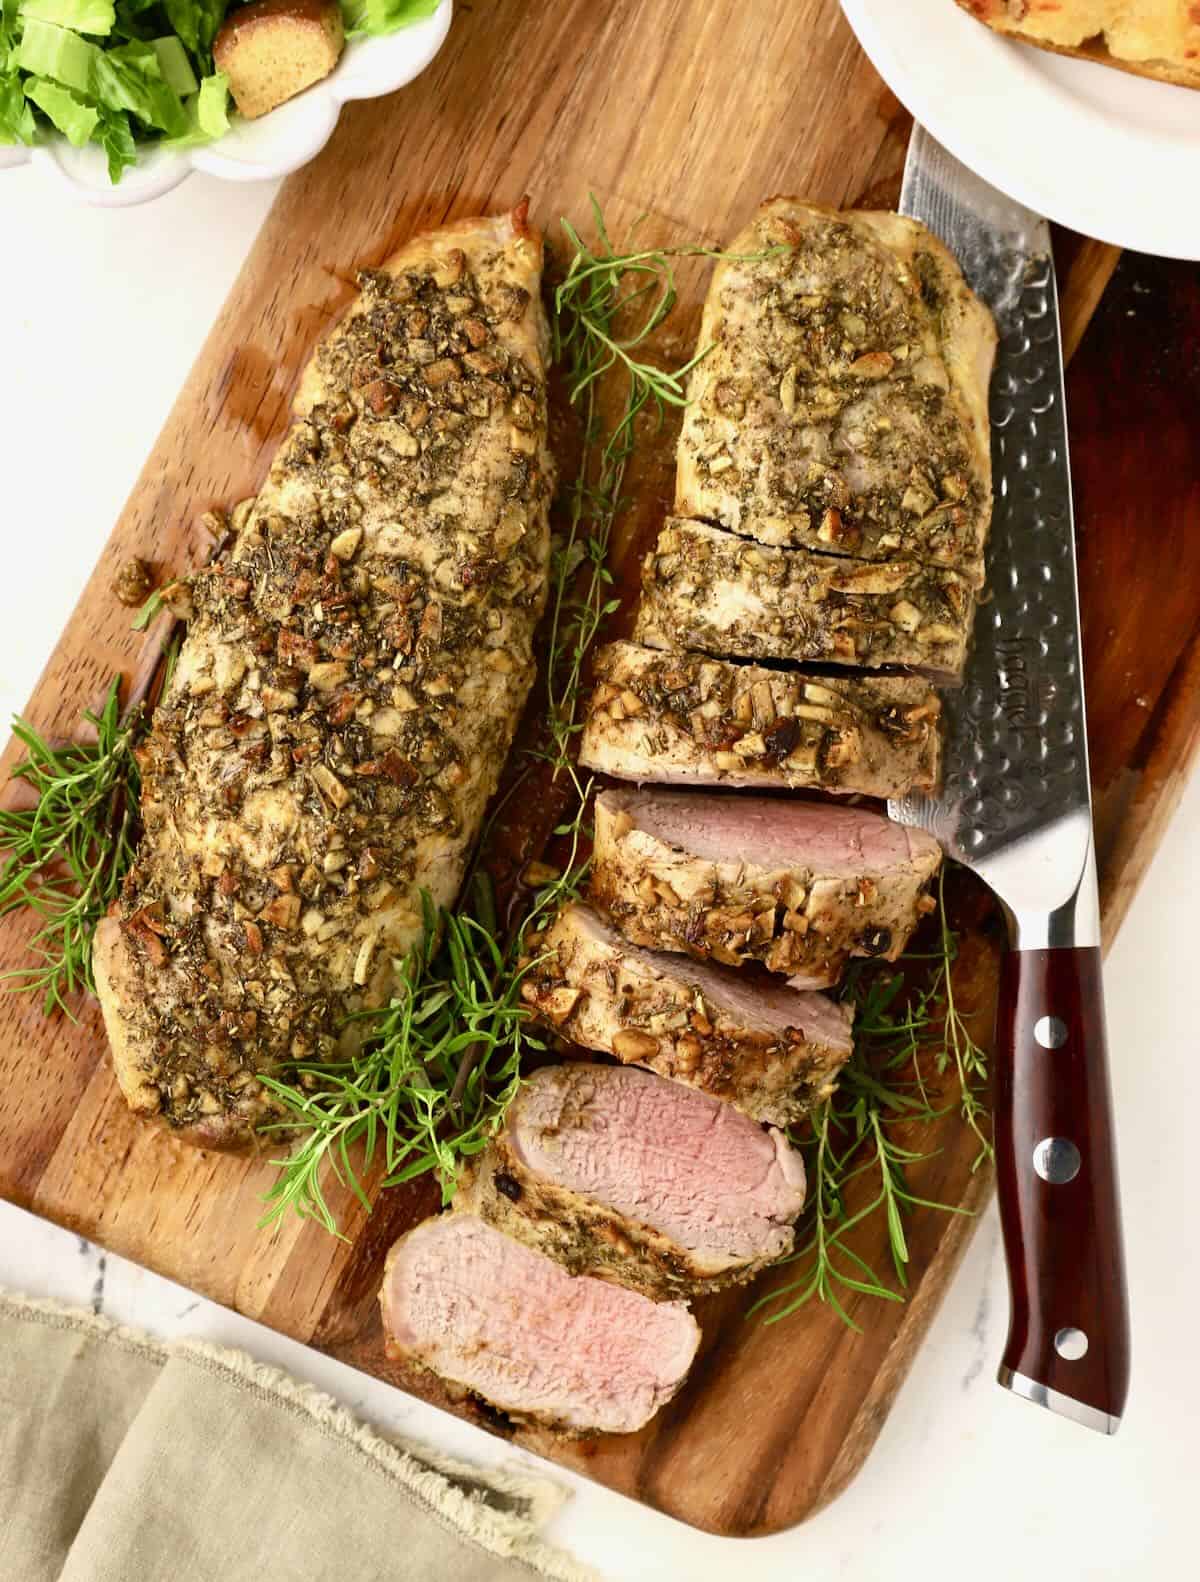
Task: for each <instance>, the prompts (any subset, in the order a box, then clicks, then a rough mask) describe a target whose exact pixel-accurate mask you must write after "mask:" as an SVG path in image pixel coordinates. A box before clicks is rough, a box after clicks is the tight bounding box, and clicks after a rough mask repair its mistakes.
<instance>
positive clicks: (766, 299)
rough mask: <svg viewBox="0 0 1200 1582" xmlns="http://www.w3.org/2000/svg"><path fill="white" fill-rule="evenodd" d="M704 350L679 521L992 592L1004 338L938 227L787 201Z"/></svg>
mask: <svg viewBox="0 0 1200 1582" xmlns="http://www.w3.org/2000/svg"><path fill="white" fill-rule="evenodd" d="M699 345H701V346H703V347H707V348H708V349H709V350H708V354H707V355H706V356H705V357H703V358H701V359H700V361H699V363H698V364H697V365H696V368H695V369H694V370H693V372H692V375H691V382H690V387H689V391H688V395H689V400H688V404H687V407H686V408H685V410H684V414H683V431H682V433H681V435H680V439H679V470H678V474H677V480H678V481H677V492H676V498H675V510H676V514H677V515H679V516H688V517H697V518H701V519H703V520H706V521H710V522H717V523H719V524H720V525H721V526H723V527H728V528H732V529H733V530H734V531H735V532H737V533H743V534H746V535H748V536H749V537H751V538H756V539H758V540H760V541H761V542H762V543H766V544H779V545H784V544H791V545H795V546H798V547H801V548H806V549H813V550H817V551H819V552H822V553H825V554H834V555H851V556H855V557H861V558H863V559H866V560H892V559H912V560H917V561H920V562H922V563H925V564H932V565H939V566H950V567H953V568H954V569H955V570H957V571H960V572H962V573H963V574H964V575H965V576H966V577H967V579H968V581H970V582H971V583H973V584H974V585H975V586H979V585H980V584H981V583H982V581H983V546H984V540H985V539H986V537H987V531H988V524H989V520H990V517H991V504H992V487H991V454H990V446H989V443H988V420H987V403H988V381H989V379H990V377H991V371H992V361H993V357H994V354H995V348H996V327H995V325H994V324H993V322H992V318H991V315H990V314H989V313H988V311H987V309H986V308H985V307H984V306H983V305H982V303H981V302H980V301H979V300H978V298H976V297H975V296H973V295H972V293H971V292H970V291H969V290H968V289H967V286H966V283H965V282H964V280H963V277H962V271H961V270H960V268H959V266H958V262H957V260H956V259H955V258H954V257H953V256H952V255H951V254H950V253H949V252H948V251H947V250H946V248H945V247H944V246H943V245H942V244H941V242H939V241H938V240H937V238H936V237H934V236H932V235H930V233H929V232H928V231H927V230H926V229H925V227H924V226H923V225H921V224H919V223H918V222H917V221H916V220H910V219H907V218H905V217H904V216H903V215H899V214H886V213H866V212H854V213H849V214H839V213H837V212H836V211H835V210H832V209H824V208H821V207H819V206H818V205H816V204H811V203H801V202H800V201H799V200H798V199H796V198H772V199H771V200H770V201H769V202H767V203H764V204H763V206H762V208H761V209H759V211H758V213H757V214H756V215H755V217H754V219H753V220H752V221H751V223H750V225H749V226H748V227H747V228H746V230H744V231H743V232H742V233H741V235H740V236H738V237H737V238H736V239H735V240H734V241H733V242H732V243H731V244H730V254H729V256H726V257H725V258H723V259H721V260H720V261H719V262H718V264H717V267H716V269H715V270H714V272H713V277H712V284H711V286H710V287H709V291H708V297H707V300H706V302H705V307H704V321H703V323H702V325H701V327H700V339H699Z"/></svg>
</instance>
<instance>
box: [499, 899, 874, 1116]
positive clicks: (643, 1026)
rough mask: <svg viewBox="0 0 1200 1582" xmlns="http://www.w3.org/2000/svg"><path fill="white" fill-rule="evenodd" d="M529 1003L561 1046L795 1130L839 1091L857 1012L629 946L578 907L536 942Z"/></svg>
mask: <svg viewBox="0 0 1200 1582" xmlns="http://www.w3.org/2000/svg"><path fill="white" fill-rule="evenodd" d="M530 951H531V957H532V960H533V965H532V966H531V967H530V969H529V971H528V974H527V976H526V978H525V981H524V983H523V984H522V987H521V992H522V995H523V997H524V999H525V1001H526V1003H527V1004H528V1005H530V1006H531V1007H532V1008H533V1009H534V1010H535V1011H536V1012H537V1013H538V1015H539V1016H540V1017H541V1018H542V1020H543V1021H545V1022H546V1023H548V1024H549V1025H550V1026H551V1027H553V1028H554V1029H555V1030H556V1031H557V1032H558V1033H559V1034H560V1035H561V1036H562V1037H563V1038H565V1039H568V1040H570V1041H571V1042H572V1043H576V1044H582V1045H583V1046H584V1047H585V1048H588V1049H598V1050H600V1051H602V1052H603V1053H605V1054H610V1055H613V1056H615V1057H616V1059H617V1060H619V1061H621V1062H622V1063H623V1064H626V1065H638V1066H645V1067H646V1068H647V1069H648V1070H650V1071H654V1072H657V1073H658V1075H659V1076H662V1077H669V1078H671V1080H672V1081H675V1082H683V1083H686V1084H687V1085H688V1086H689V1087H693V1088H698V1089H699V1090H700V1091H701V1092H702V1093H708V1094H710V1095H711V1096H712V1097H714V1098H717V1099H721V1100H723V1101H725V1102H726V1103H729V1104H733V1105H734V1106H736V1108H738V1109H739V1110H741V1111H742V1112H743V1114H745V1115H749V1116H750V1117H751V1119H753V1120H757V1121H768V1122H770V1123H771V1124H772V1125H775V1126H787V1125H789V1124H790V1123H791V1122H793V1121H795V1120H797V1119H799V1117H800V1116H801V1115H803V1114H805V1113H806V1112H807V1111H808V1110H809V1109H811V1108H812V1106H813V1105H814V1104H816V1103H819V1102H820V1101H821V1100H822V1099H823V1098H826V1097H827V1096H828V1095H829V1094H830V1093H831V1092H832V1091H833V1084H834V1079H835V1078H836V1076H837V1073H838V1071H839V1070H840V1069H841V1067H842V1066H843V1065H844V1064H845V1062H846V1061H847V1060H848V1059H849V1058H850V1053H851V1048H852V1042H851V1034H850V1029H851V1022H852V1012H851V1011H850V1010H849V1009H848V1008H847V1007H846V1006H844V1005H840V1004H838V1003H836V1002H835V1001H833V1000H831V999H829V998H827V997H826V996H825V995H823V994H810V993H806V992H805V991H803V990H801V989H796V988H792V987H790V986H789V985H788V984H785V983H782V982H780V981H778V980H775V979H772V978H769V977H767V976H766V975H765V974H751V973H744V972H737V971H734V970H732V969H731V968H728V967H718V966H712V965H710V964H708V963H706V962H699V961H693V960H690V959H689V958H688V957H686V956H682V955H675V954H671V953H668V952H666V951H650V950H645V949H643V948H641V947H640V946H638V945H634V944H632V943H631V942H630V941H629V940H627V939H626V938H625V937H624V936H623V935H622V934H620V933H618V932H617V930H616V929H615V928H613V927H611V926H610V925H609V924H608V923H607V922H606V921H605V920H604V918H602V917H601V916H600V914H599V913H598V912H596V911H594V910H593V909H592V908H591V907H590V906H585V905H584V904H583V903H581V902H573V903H571V904H570V905H568V906H566V907H564V908H563V910H562V911H561V912H560V913H559V915H558V917H557V918H556V919H555V921H554V922H553V923H552V924H551V926H550V927H549V928H548V929H547V930H546V932H545V933H544V934H543V935H541V936H540V937H539V938H538V939H536V940H532V941H530Z"/></svg>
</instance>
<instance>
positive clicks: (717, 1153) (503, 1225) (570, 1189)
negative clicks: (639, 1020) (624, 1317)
mask: <svg viewBox="0 0 1200 1582" xmlns="http://www.w3.org/2000/svg"><path fill="white" fill-rule="evenodd" d="M459 1206H462V1207H464V1208H470V1209H471V1210H472V1211H473V1212H474V1213H476V1214H478V1215H479V1216H480V1218H482V1219H485V1220H487V1222H488V1223H489V1224H491V1225H495V1226H496V1228H497V1229H498V1230H503V1231H506V1232H507V1233H508V1234H509V1235H511V1236H515V1237H517V1239H518V1240H520V1241H523V1242H525V1243H526V1244H527V1245H529V1246H531V1247H535V1248H537V1250H538V1251H539V1252H544V1253H546V1254H548V1255H549V1256H550V1257H552V1258H554V1259H555V1261H556V1262H558V1263H561V1264H562V1265H563V1267H564V1268H565V1269H568V1270H569V1271H570V1272H571V1273H572V1274H591V1275H598V1276H601V1277H603V1278H606V1279H610V1280H615V1281H617V1283H618V1284H620V1285H627V1286H629V1287H630V1288H631V1289H633V1290H636V1291H641V1292H643V1293H644V1294H645V1295H647V1296H651V1297H655V1298H663V1297H689V1296H695V1295H698V1294H700V1293H702V1292H707V1291H715V1290H718V1289H720V1288H721V1287H722V1286H725V1285H730V1284H732V1283H734V1282H735V1281H740V1280H748V1279H750V1278H751V1277H752V1276H753V1275H755V1274H757V1273H758V1271H759V1270H760V1269H762V1268H763V1267H765V1265H767V1264H769V1263H773V1262H775V1260H776V1259H778V1258H782V1257H785V1256H786V1255H787V1254H788V1253H789V1252H790V1251H791V1250H792V1242H793V1225H794V1222H795V1220H796V1218H797V1216H798V1215H799V1214H800V1212H801V1210H802V1209H803V1207H804V1163H803V1161H802V1159H801V1157H800V1155H799V1154H798V1153H797V1152H796V1151H795V1149H794V1148H792V1147H791V1146H790V1144H789V1143H788V1141H787V1139H786V1138H785V1137H784V1136H783V1135H782V1134H781V1133H780V1132H778V1131H774V1130H764V1129H763V1128H762V1127H761V1126H759V1125H757V1124H756V1123H755V1122H754V1121H752V1120H750V1119H749V1118H748V1117H747V1116H745V1115H743V1114H741V1113H740V1112H739V1111H738V1110H736V1109H734V1108H733V1106H732V1105H730V1104H723V1103H722V1102H721V1101H720V1100H719V1099H714V1098H711V1097H710V1096H709V1095H707V1094H704V1093H699V1092H697V1091H696V1090H695V1089H694V1088H689V1087H685V1086H683V1085H682V1084H681V1083H678V1082H670V1081H667V1080H666V1079H665V1078H663V1077H659V1076H656V1075H655V1074H654V1073H653V1072H650V1071H643V1070H641V1069H640V1068H639V1067H637V1066H609V1065H603V1064H601V1063H598V1062H597V1063H595V1064H592V1063H588V1062H584V1061H577V1062H572V1063H569V1064H567V1065H563V1066H547V1067H543V1069H542V1070H540V1071H535V1072H534V1073H533V1074H532V1075H531V1076H530V1077H529V1078H528V1080H527V1081H526V1082H525V1083H524V1085H523V1086H522V1088H521V1089H520V1091H519V1092H518V1094H517V1097H516V1098H515V1099H514V1100H513V1103H512V1105H511V1106H510V1108H509V1110H508V1114H507V1116H506V1117H505V1125H504V1130H503V1132H502V1133H501V1135H500V1136H499V1137H498V1138H497V1139H496V1141H495V1142H494V1143H493V1144H492V1145H491V1146H490V1147H489V1148H488V1149H487V1150H486V1152H485V1153H484V1154H483V1155H481V1156H480V1161H479V1163H478V1164H477V1165H476V1166H475V1167H474V1169H473V1172H472V1174H471V1177H470V1178H469V1180H468V1182H467V1183H466V1184H465V1185H463V1186H461V1187H460V1188H459V1193H458V1196H457V1197H456V1198H455V1207H456V1209H457V1208H458V1207H459Z"/></svg>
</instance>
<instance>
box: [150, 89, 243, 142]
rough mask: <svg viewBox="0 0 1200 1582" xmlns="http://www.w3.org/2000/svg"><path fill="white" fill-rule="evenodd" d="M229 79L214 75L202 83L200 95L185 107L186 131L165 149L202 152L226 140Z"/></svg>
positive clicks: (194, 96) (170, 140) (195, 95)
mask: <svg viewBox="0 0 1200 1582" xmlns="http://www.w3.org/2000/svg"><path fill="white" fill-rule="evenodd" d="M228 98H229V79H228V78H227V77H226V75H225V73H224V72H221V71H216V72H213V74H212V76H211V77H205V78H203V80H202V81H201V83H200V92H199V93H194V94H193V95H192V96H191V98H190V99H188V100H187V101H186V102H185V103H184V106H183V108H184V112H185V113H186V115H187V119H188V124H187V130H186V131H185V132H183V133H181V134H180V135H179V136H178V137H172V138H169V139H168V140H167V142H166V143H165V144H164V145H163V146H164V147H167V148H200V147H202V146H203V144H205V143H211V142H212V141H213V140H214V139H215V138H218V137H224V135H225V133H226V132H227V131H228V130H229V111H228V109H227V107H226V102H227V100H228Z"/></svg>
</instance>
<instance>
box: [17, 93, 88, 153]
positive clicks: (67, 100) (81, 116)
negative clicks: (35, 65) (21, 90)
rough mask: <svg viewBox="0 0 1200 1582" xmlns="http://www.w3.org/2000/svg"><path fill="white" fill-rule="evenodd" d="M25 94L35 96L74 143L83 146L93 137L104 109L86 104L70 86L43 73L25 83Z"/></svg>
mask: <svg viewBox="0 0 1200 1582" xmlns="http://www.w3.org/2000/svg"><path fill="white" fill-rule="evenodd" d="M25 97H26V98H27V99H32V100H33V102H34V104H36V105H37V107H38V109H39V110H40V111H41V112H42V114H43V115H45V116H48V117H49V119H50V120H51V121H52V122H53V124H54V125H55V126H56V127H57V128H58V130H59V131H60V132H61V133H62V135H63V136H64V137H65V138H66V140H67V142H68V143H70V144H71V145H72V146H73V147H75V148H82V147H83V145H84V144H85V143H88V142H90V141H91V137H92V133H93V132H94V131H95V130H96V125H97V123H98V122H99V120H100V112H99V111H98V110H94V109H93V108H92V106H91V105H90V104H84V102H83V100H82V99H80V98H79V97H78V96H77V95H76V94H73V93H72V92H71V90H70V89H69V88H64V87H63V86H62V85H61V83H57V82H51V81H49V79H48V78H45V77H39V78H37V79H35V80H34V81H32V82H27V83H26V84H25Z"/></svg>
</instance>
